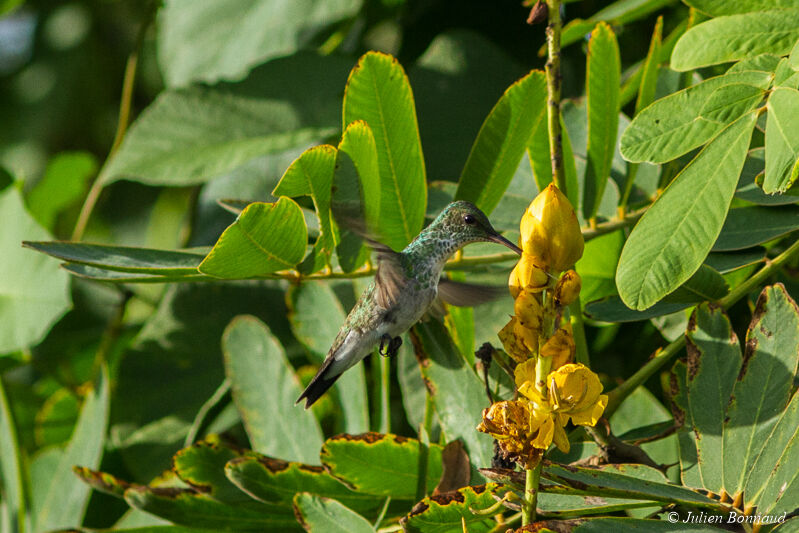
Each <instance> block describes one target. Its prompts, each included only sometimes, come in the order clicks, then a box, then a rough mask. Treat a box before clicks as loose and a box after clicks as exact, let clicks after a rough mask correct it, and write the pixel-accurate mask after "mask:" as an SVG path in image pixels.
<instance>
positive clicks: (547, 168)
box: [527, 106, 580, 209]
mask: <svg viewBox="0 0 799 533" xmlns="http://www.w3.org/2000/svg"><path fill="white" fill-rule="evenodd" d="M564 107H565V106H564ZM560 129H561V143H562V148H563V167H564V169H563V170H564V174H565V175H566V187H567V190H566V193H567V194H566V196H567V197H568V199H569V202H571V204H572V206H574V207H575V209H579V205H580V202H579V200H580V191H579V183H578V180H577V166H576V164H575V160H574V151H573V150H572V144H571V138H570V136H569V130H568V129H567V128H566V124H565V122H564V120H563V116H561V121H560ZM527 155H528V156H529V157H530V166H531V167H532V169H533V178H534V179H535V183H536V186H537V187H538V190H539V191H543V190H544V189H545V188H546V187H547V185H549V184H550V183H551V182H552V159H551V158H550V156H549V132H548V129H547V122H546V121H541V123H540V124H539V126H538V128H536V130H535V131H534V132H533V135H532V136H531V137H530V141H529V144H528V146H527Z"/></svg>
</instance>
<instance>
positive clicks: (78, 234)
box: [72, 2, 160, 241]
mask: <svg viewBox="0 0 799 533" xmlns="http://www.w3.org/2000/svg"><path fill="white" fill-rule="evenodd" d="M159 4H160V2H151V4H150V7H149V9H148V10H147V14H146V15H145V17H144V20H143V21H142V24H141V26H140V27H139V34H138V36H137V38H136V45H135V46H134V48H133V51H132V52H131V53H130V55H129V56H128V61H127V63H126V64H125V74H124V77H123V79H122V97H121V99H120V102H119V118H118V119H117V129H116V133H115V134H114V141H113V142H112V143H111V149H110V150H109V151H108V157H106V159H105V163H103V167H105V166H106V165H107V164H108V162H109V161H111V158H112V157H113V156H114V154H116V152H117V150H119V147H120V145H121V144H122V140H123V139H124V138H125V134H126V133H127V131H128V124H130V112H131V108H132V107H133V88H134V87H135V85H136V71H137V70H138V65H139V53H140V52H141V48H142V44H143V43H144V37H145V35H146V34H147V29H148V28H149V27H150V23H151V22H152V20H153V18H154V16H155V12H156V11H157V8H158V5H159ZM102 176H103V172H102V170H101V171H100V172H99V173H98V174H97V176H96V177H95V178H94V182H93V183H92V186H91V188H90V189H89V192H88V194H87V195H86V199H85V200H84V201H83V206H81V209H80V214H79V215H78V220H77V222H76V223H75V228H74V229H73V230H72V240H73V241H79V240H81V238H82V237H83V233H84V231H86V225H87V224H88V223H89V217H90V216H91V214H92V211H94V207H95V206H96V205H97V200H98V199H99V198H100V193H101V192H102V190H103V186H104V183H103V179H102Z"/></svg>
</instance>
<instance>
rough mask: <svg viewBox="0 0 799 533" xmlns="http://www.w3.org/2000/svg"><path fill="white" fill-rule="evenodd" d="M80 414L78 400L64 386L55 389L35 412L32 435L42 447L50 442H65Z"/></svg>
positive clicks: (58, 443)
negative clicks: (34, 424)
mask: <svg viewBox="0 0 799 533" xmlns="http://www.w3.org/2000/svg"><path fill="white" fill-rule="evenodd" d="M79 415H80V401H79V399H78V398H77V396H76V395H75V393H74V392H73V391H71V390H70V389H68V388H66V387H61V388H60V389H56V391H55V392H54V393H53V394H51V395H50V396H49V397H48V398H47V401H45V402H44V405H42V408H41V409H39V412H37V413H36V426H35V428H34V432H35V433H34V435H35V437H36V443H37V444H38V445H39V446H41V447H42V448H44V447H46V446H49V445H52V444H57V445H60V444H66V443H67V442H68V441H69V437H70V435H72V430H73V428H74V427H75V422H77V420H78V416H79Z"/></svg>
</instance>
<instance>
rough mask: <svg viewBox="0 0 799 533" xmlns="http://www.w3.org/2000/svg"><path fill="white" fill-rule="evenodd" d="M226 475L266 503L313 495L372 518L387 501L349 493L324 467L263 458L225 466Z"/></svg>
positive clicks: (251, 457)
mask: <svg viewBox="0 0 799 533" xmlns="http://www.w3.org/2000/svg"><path fill="white" fill-rule="evenodd" d="M225 475H226V476H227V477H228V479H230V481H231V482H233V483H234V484H235V485H236V486H237V487H238V488H239V489H241V490H242V491H244V492H245V493H247V494H249V495H250V497H252V498H255V499H256V500H259V501H263V502H272V503H283V504H288V505H291V502H292V499H293V498H294V495H295V494H297V493H298V492H310V493H313V494H317V495H319V496H323V497H325V498H332V499H335V500H338V501H340V502H341V503H343V504H344V505H346V506H347V507H349V508H351V509H354V510H355V511H358V512H361V513H364V514H367V515H371V514H373V513H375V512H376V510H378V509H379V508H380V506H381V505H382V504H383V501H384V498H381V497H378V496H374V495H370V494H364V493H362V492H355V491H353V490H351V489H349V488H348V487H347V486H346V485H345V484H344V483H342V482H341V481H339V480H338V479H336V478H335V477H333V476H332V475H330V474H329V473H328V472H327V471H326V470H325V469H324V468H323V467H321V466H312V465H306V464H302V463H289V462H286V461H282V460H280V459H273V458H271V457H266V456H260V455H246V456H243V457H239V458H236V459H233V460H231V461H230V462H228V464H227V465H225Z"/></svg>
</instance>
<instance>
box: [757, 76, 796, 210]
mask: <svg viewBox="0 0 799 533" xmlns="http://www.w3.org/2000/svg"><path fill="white" fill-rule="evenodd" d="M767 108H768V119H767V121H766V175H765V178H764V180H763V192H765V193H766V194H774V193H784V192H785V191H787V190H788V189H789V188H790V187H791V185H793V183H794V181H796V178H797V176H799V134H797V127H796V126H797V121H796V118H797V117H799V91H797V90H795V89H788V88H784V87H780V88H777V89H775V90H774V91H772V93H771V95H770V96H769V98H768V105H767Z"/></svg>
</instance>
